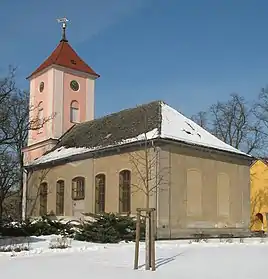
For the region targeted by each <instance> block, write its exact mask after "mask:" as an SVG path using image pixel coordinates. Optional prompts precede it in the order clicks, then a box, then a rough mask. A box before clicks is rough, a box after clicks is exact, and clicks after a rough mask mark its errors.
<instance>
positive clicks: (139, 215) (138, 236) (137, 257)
mask: <svg viewBox="0 0 268 279" xmlns="http://www.w3.org/2000/svg"><path fill="white" fill-rule="evenodd" d="M140 221H141V212H140V211H139V210H137V222H136V244H135V259H134V269H138V267H139V248H140V227H141V226H140Z"/></svg>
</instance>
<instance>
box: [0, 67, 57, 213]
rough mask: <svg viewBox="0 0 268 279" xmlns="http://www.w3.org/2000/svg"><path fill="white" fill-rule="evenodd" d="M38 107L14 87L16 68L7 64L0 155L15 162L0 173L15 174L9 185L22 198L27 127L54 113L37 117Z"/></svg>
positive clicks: (0, 91)
mask: <svg viewBox="0 0 268 279" xmlns="http://www.w3.org/2000/svg"><path fill="white" fill-rule="evenodd" d="M38 111H39V108H38V105H30V102H29V93H28V92H25V91H21V90H19V89H18V88H17V87H16V83H15V69H14V68H10V69H9V73H8V74H7V76H6V77H4V78H2V79H0V156H2V157H3V158H12V161H11V162H12V163H13V162H15V163H14V166H13V167H14V170H15V172H14V170H13V169H12V168H9V169H5V170H4V169H1V170H0V171H1V173H0V176H1V177H2V179H4V178H5V179H6V180H10V179H11V180H13V179H14V174H16V185H13V186H12V192H13V193H14V187H15V186H16V187H17V188H16V190H18V191H20V193H21V198H22V189H23V153H22V149H23V147H25V146H26V140H27V137H28V131H29V130H37V129H40V128H41V127H42V126H43V125H44V124H45V123H46V122H48V121H50V120H51V118H52V117H54V115H51V116H48V117H43V118H42V119H39V115H38V113H37V112H38ZM30 112H33V113H32V114H33V115H34V117H32V118H31V119H29V113H30ZM15 192H16V191H15ZM5 196H6V195H5ZM3 197H4V196H2V199H3ZM2 202H3V201H2ZM20 208H21V206H20ZM1 213H2V211H0V215H1ZM0 218H1V216H0Z"/></svg>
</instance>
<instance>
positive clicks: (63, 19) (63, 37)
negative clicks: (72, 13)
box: [57, 17, 69, 42]
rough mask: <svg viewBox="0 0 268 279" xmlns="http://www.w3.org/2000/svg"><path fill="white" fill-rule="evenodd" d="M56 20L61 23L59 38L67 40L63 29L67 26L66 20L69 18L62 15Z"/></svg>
mask: <svg viewBox="0 0 268 279" xmlns="http://www.w3.org/2000/svg"><path fill="white" fill-rule="evenodd" d="M57 21H58V23H61V24H62V38H61V41H66V42H67V39H66V32H65V30H66V27H67V22H68V21H69V20H68V19H67V18H66V17H62V18H58V19H57Z"/></svg>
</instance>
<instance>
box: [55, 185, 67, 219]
mask: <svg viewBox="0 0 268 279" xmlns="http://www.w3.org/2000/svg"><path fill="white" fill-rule="evenodd" d="M64 192H65V182H64V180H62V179H60V180H58V181H57V182H56V216H64V204H65V193H64Z"/></svg>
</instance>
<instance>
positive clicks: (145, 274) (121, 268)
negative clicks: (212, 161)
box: [0, 237, 268, 279]
mask: <svg viewBox="0 0 268 279" xmlns="http://www.w3.org/2000/svg"><path fill="white" fill-rule="evenodd" d="M50 238H51V237H38V238H33V242H32V243H31V244H30V247H31V249H30V251H28V252H27V251H25V252H20V253H16V254H14V253H0V274H1V278H8V279H15V278H27V279H33V278H38V279H45V278H46V279H48V278H64V279H74V278H91V279H95V278H96V279H102V278H109V277H110V278H117V279H121V278H122V279H123V278H124V279H126V278H127V279H134V278H135V279H136V278H139V279H142V278H146V279H148V278H156V279H158V278H159V279H160V278H161V279H162V278H176V279H177V278H182V279H187V278H191V279H192V278H200V279H203V278H204V279H210V278H211V279H221V278H224V279H226V278H236V279H255V278H256V279H257V278H266V277H267V258H268V239H266V242H265V243H260V240H259V239H250V240H246V241H245V243H239V239H238V240H234V243H220V241H219V240H213V241H212V240H211V241H209V242H208V243H192V244H189V243H188V241H159V242H157V244H156V245H157V249H156V259H157V260H156V267H157V270H156V271H155V272H152V271H145V270H144V266H143V264H144V245H143V244H141V249H140V251H141V257H140V265H141V267H140V269H139V270H136V271H135V270H133V255H134V244H133V243H120V244H93V243H84V242H79V241H72V243H71V246H72V247H71V248H67V249H64V250H51V249H49V248H48V247H49V242H50Z"/></svg>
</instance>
